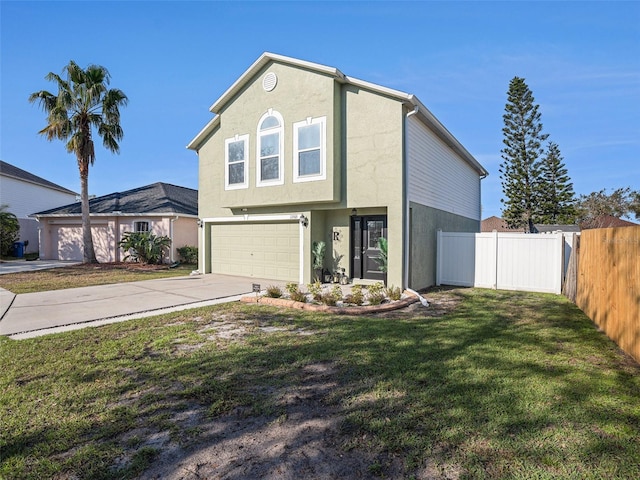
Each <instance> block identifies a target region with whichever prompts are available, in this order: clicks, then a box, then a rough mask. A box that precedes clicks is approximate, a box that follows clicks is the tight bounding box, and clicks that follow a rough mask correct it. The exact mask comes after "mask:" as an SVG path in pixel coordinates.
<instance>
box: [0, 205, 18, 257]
mask: <svg viewBox="0 0 640 480" xmlns="http://www.w3.org/2000/svg"><path fill="white" fill-rule="evenodd" d="M7 208H8V206H7V205H1V206H0V255H11V254H12V249H13V242H15V241H16V240H17V239H18V232H19V231H20V223H19V222H18V217H16V216H15V215H14V214H13V213H11V212H8V211H7Z"/></svg>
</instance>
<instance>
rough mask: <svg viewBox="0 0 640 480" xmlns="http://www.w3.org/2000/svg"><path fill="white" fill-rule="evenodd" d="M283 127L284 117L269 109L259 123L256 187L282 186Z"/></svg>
mask: <svg viewBox="0 0 640 480" xmlns="http://www.w3.org/2000/svg"><path fill="white" fill-rule="evenodd" d="M283 127H284V121H283V120H282V115H280V114H279V113H278V112H276V111H275V110H273V109H271V108H270V109H269V111H268V112H267V113H265V114H264V115H263V116H262V117H261V118H260V121H259V122H258V151H257V154H256V158H257V159H258V165H257V168H256V175H257V178H256V185H257V186H258V187H263V186H267V185H282V184H283V183H284V177H283V156H284V155H283V154H284V152H283V150H284V147H283V135H282V132H283Z"/></svg>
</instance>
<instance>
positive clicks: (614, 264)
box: [576, 226, 640, 362]
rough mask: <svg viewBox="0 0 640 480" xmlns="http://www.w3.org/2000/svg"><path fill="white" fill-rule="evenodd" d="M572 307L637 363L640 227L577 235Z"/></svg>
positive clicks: (639, 344) (639, 347)
mask: <svg viewBox="0 0 640 480" xmlns="http://www.w3.org/2000/svg"><path fill="white" fill-rule="evenodd" d="M577 271H578V279H577V292H576V304H577V305H578V307H579V308H580V309H581V310H582V311H583V312H584V313H586V314H587V316H588V317H589V318H591V320H593V321H594V322H595V323H596V325H598V326H599V327H600V328H601V329H602V330H603V331H604V332H605V333H606V334H607V336H608V337H609V338H611V339H612V340H613V341H614V342H616V343H617V344H618V346H620V348H622V349H623V350H624V351H625V352H627V353H628V354H629V355H631V356H632V357H633V358H635V359H636V361H638V362H640V226H638V227H621V228H598V229H593V230H584V231H583V232H582V234H581V239H580V247H579V255H578V268H577Z"/></svg>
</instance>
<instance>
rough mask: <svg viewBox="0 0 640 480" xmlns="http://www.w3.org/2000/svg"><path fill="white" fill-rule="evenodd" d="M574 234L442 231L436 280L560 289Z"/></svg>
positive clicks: (440, 282) (530, 289)
mask: <svg viewBox="0 0 640 480" xmlns="http://www.w3.org/2000/svg"><path fill="white" fill-rule="evenodd" d="M572 235H573V234H563V233H552V234H523V233H502V232H491V233H459V232H441V231H439V232H438V239H437V250H438V251H437V267H436V284H437V285H459V286H467V287H481V288H493V289H499V290H522V291H528V292H547V293H558V294H559V293H561V291H562V282H563V279H564V273H565V271H566V267H567V262H568V260H569V253H570V251H571V239H572ZM565 237H566V238H565Z"/></svg>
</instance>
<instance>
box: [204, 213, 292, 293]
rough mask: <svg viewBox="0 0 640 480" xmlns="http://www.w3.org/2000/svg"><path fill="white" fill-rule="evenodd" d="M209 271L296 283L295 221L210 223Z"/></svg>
mask: <svg viewBox="0 0 640 480" xmlns="http://www.w3.org/2000/svg"><path fill="white" fill-rule="evenodd" d="M211 271H212V272H213V273H222V274H226V275H240V276H246V277H257V278H266V279H273V280H283V281H291V282H298V281H299V277H300V232H299V224H298V222H273V223H235V224H215V225H212V226H211Z"/></svg>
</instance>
